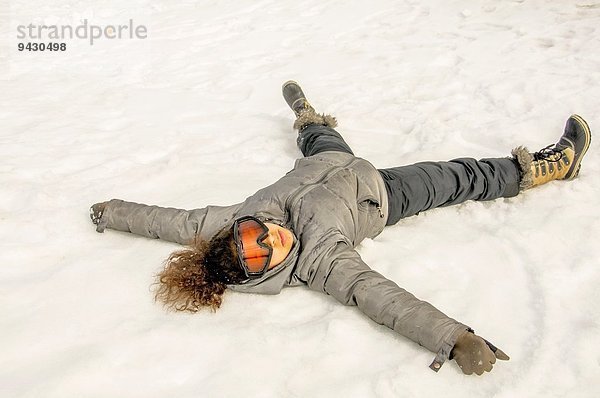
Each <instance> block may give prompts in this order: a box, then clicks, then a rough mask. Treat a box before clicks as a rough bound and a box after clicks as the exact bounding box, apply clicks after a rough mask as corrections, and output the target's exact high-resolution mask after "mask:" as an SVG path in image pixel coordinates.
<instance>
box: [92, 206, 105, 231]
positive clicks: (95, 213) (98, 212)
mask: <svg viewBox="0 0 600 398" xmlns="http://www.w3.org/2000/svg"><path fill="white" fill-rule="evenodd" d="M107 203H108V202H101V203H96V204H95V205H92V207H90V218H91V219H92V222H93V223H94V225H98V223H99V222H100V218H102V215H103V214H104V209H105V208H106V204H107Z"/></svg>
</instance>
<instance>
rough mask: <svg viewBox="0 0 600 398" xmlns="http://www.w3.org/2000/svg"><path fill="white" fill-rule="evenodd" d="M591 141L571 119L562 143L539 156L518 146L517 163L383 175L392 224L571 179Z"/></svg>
mask: <svg viewBox="0 0 600 398" xmlns="http://www.w3.org/2000/svg"><path fill="white" fill-rule="evenodd" d="M591 139H592V135H591V131H590V128H589V126H588V125H587V123H586V122H585V120H583V118H582V117H581V116H578V115H572V116H571V117H569V119H568V120H567V124H566V126H565V130H564V133H563V135H562V136H561V137H560V139H559V141H558V143H556V144H554V145H548V146H547V147H546V148H543V149H542V150H540V151H538V152H535V153H529V151H528V150H527V149H526V148H524V147H519V148H516V149H514V150H513V152H512V155H513V158H500V159H482V160H479V161H477V160H475V159H470V158H462V159H455V160H452V161H450V162H423V163H417V164H414V165H410V166H403V167H394V168H390V169H383V170H379V172H380V173H381V176H382V177H383V180H384V182H385V186H386V189H387V192H388V199H389V216H388V220H387V225H392V224H395V223H396V222H398V220H400V219H401V218H404V217H408V216H412V215H415V214H418V213H419V212H421V211H424V210H428V209H432V208H435V207H440V206H449V205H454V204H458V203H462V202H464V201H466V200H491V199H496V198H500V197H511V196H515V195H517V194H518V193H519V191H520V190H523V189H529V188H533V187H535V186H538V185H541V184H545V183H547V182H549V181H552V180H571V179H573V178H575V177H576V176H577V174H578V173H579V169H580V167H581V160H582V159H583V156H584V155H585V153H586V152H587V150H588V148H589V146H590V142H591Z"/></svg>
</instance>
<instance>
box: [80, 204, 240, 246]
mask: <svg viewBox="0 0 600 398" xmlns="http://www.w3.org/2000/svg"><path fill="white" fill-rule="evenodd" d="M104 204H105V206H104V208H103V209H100V208H101V207H102V206H99V205H101V204H100V203H98V204H96V205H94V206H92V209H91V210H92V214H91V216H92V221H94V218H95V217H94V214H93V213H94V209H95V208H96V210H100V211H99V213H100V214H98V212H97V214H96V220H95V221H94V223H95V224H96V225H97V227H96V231H98V232H104V229H105V228H109V229H115V230H118V231H124V232H131V233H134V234H137V235H141V236H145V237H147V238H154V239H157V238H158V239H163V240H167V241H170V242H176V243H180V244H184V245H185V244H190V243H192V242H193V241H194V238H195V237H196V236H197V235H198V236H200V237H201V238H203V239H210V238H211V237H212V236H213V235H214V234H216V233H217V232H218V231H219V230H220V229H221V228H223V227H224V226H225V225H226V224H227V223H228V222H229V221H230V220H231V219H232V218H233V217H234V215H235V213H236V212H237V210H238V208H239V205H233V206H226V207H222V206H207V207H204V208H201V209H194V210H183V209H175V208H170V207H159V206H149V205H145V204H141V203H134V202H126V201H123V200H119V199H112V200H110V201H108V202H105V203H104Z"/></svg>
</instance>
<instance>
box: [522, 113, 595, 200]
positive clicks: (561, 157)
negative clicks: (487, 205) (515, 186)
mask: <svg viewBox="0 0 600 398" xmlns="http://www.w3.org/2000/svg"><path fill="white" fill-rule="evenodd" d="M591 140H592V133H591V131H590V128H589V126H588V124H587V123H586V121H585V120H583V118H582V117H581V116H579V115H571V117H569V119H568V120H567V125H566V126H565V132H564V133H563V135H562V137H560V140H559V141H558V143H556V144H555V145H548V146H547V147H545V148H543V149H541V150H540V151H538V152H535V153H529V151H528V150H527V148H525V147H518V148H515V149H514V150H513V151H512V155H513V156H514V157H515V159H517V161H518V162H519V165H520V168H521V172H522V176H521V189H529V188H533V187H536V186H538V185H542V184H545V183H547V182H549V181H552V180H572V179H573V178H575V177H577V175H578V174H579V169H580V168H581V160H582V159H583V156H584V155H585V153H586V152H587V150H588V148H589V147H590V142H591Z"/></svg>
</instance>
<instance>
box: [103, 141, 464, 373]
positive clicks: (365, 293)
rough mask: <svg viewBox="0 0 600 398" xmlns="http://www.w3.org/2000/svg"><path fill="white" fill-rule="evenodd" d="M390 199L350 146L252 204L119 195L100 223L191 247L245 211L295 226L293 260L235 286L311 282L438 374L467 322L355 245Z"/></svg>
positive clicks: (304, 163) (262, 289)
mask: <svg viewBox="0 0 600 398" xmlns="http://www.w3.org/2000/svg"><path fill="white" fill-rule="evenodd" d="M387 209H388V198H387V192H386V189H385V185H384V183H383V179H382V177H381V175H380V174H379V172H378V171H377V169H376V168H375V167H374V166H373V165H372V164H371V163H369V162H367V161H366V160H364V159H361V158H358V157H355V156H353V155H350V154H347V153H342V152H322V153H320V154H318V155H314V156H310V157H306V158H301V159H298V160H297V161H296V164H295V165H294V168H293V170H291V171H289V172H288V173H287V174H286V175H285V176H284V177H282V178H281V179H280V180H279V181H277V182H275V183H274V184H272V185H270V186H268V187H266V188H263V189H261V190H259V191H258V192H256V193H255V194H254V195H252V196H250V197H249V198H247V199H246V200H245V201H244V202H242V203H239V204H235V205H232V206H226V207H220V206H207V207H205V208H201V209H195V210H189V211H188V210H181V209H174V208H162V207H157V206H146V205H142V204H137V203H131V202H125V201H122V200H117V199H113V200H111V201H110V202H109V203H108V205H107V207H106V210H105V212H104V214H103V215H102V218H101V220H100V223H99V224H98V227H97V230H98V232H102V231H103V230H104V229H105V228H112V229H116V230H120V231H128V232H132V233H135V234H138V235H143V236H146V237H150V238H160V239H164V240H167V241H172V242H178V243H181V244H188V243H190V242H192V241H193V240H194V237H195V236H196V235H199V236H200V237H202V238H204V239H210V238H211V237H212V236H214V235H215V234H216V233H217V232H219V231H220V230H221V229H223V228H226V227H230V226H231V225H232V223H233V220H235V219H236V218H238V217H241V216H245V215H254V216H256V217H258V218H260V219H263V220H269V221H270V222H273V223H278V224H280V225H282V226H285V227H286V228H289V229H291V230H292V231H294V234H295V235H296V237H297V241H296V242H295V243H294V246H293V248H292V251H291V252H290V254H289V255H288V257H287V258H286V259H285V260H284V261H283V262H282V263H281V264H279V265H278V266H276V267H274V268H273V269H271V270H269V271H268V272H267V273H266V274H265V275H264V276H263V277H261V278H260V279H256V280H251V281H249V282H247V283H244V284H241V285H231V286H229V288H231V290H234V291H239V292H250V293H262V294H277V293H279V292H280V291H281V289H282V288H283V287H284V286H296V285H308V287H310V288H311V289H314V290H318V291H321V292H323V293H326V294H329V295H331V296H333V297H335V298H336V299H337V300H339V301H340V302H341V303H343V304H345V305H356V306H358V308H359V309H360V310H361V311H362V312H364V313H365V314H366V315H367V316H369V317H370V318H371V319H373V320H374V321H375V322H377V323H380V324H384V325H386V326H388V327H389V328H391V329H393V330H395V331H397V332H398V333H400V334H402V335H403V336H406V337H408V338H409V339H411V340H413V341H415V342H417V343H418V344H420V345H422V346H424V347H426V348H427V349H429V350H431V351H432V352H434V353H437V356H436V359H435V360H434V362H433V363H432V365H431V367H432V369H434V370H438V369H439V367H440V366H441V365H442V364H443V362H444V361H445V360H446V359H447V358H448V356H449V354H450V351H451V349H452V347H453V346H454V343H455V341H456V339H457V338H458V336H459V335H460V334H461V333H462V332H464V331H465V330H467V329H468V327H467V326H465V325H463V324H461V323H459V322H457V321H455V320H454V319H451V318H449V317H447V316H446V315H444V314H443V313H441V312H440V311H438V310H437V309H436V308H434V307H433V306H432V305H431V304H429V303H427V302H425V301H421V300H418V299H417V298H415V297H414V296H413V295H412V294H410V293H408V292H407V291H406V290H404V289H402V288H400V287H399V286H398V285H397V284H396V283H394V282H392V281H390V280H388V279H387V278H385V277H384V276H382V275H381V274H379V273H377V272H375V271H373V270H371V269H370V268H369V266H368V265H366V264H365V263H364V262H363V261H362V259H361V258H360V256H359V254H358V253H357V252H356V250H354V248H355V247H356V246H357V245H358V244H360V242H361V241H362V240H363V239H365V238H374V237H375V236H377V235H378V234H379V233H380V232H381V231H382V230H383V228H384V226H385V223H386V215H387Z"/></svg>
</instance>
